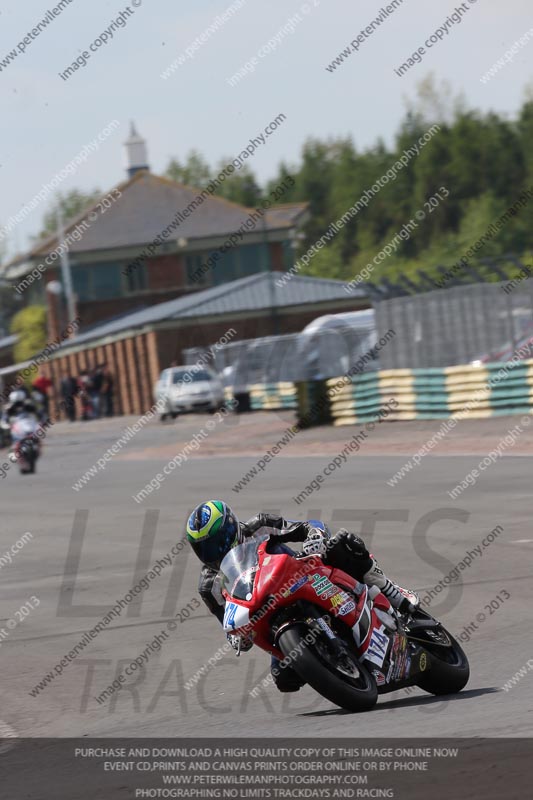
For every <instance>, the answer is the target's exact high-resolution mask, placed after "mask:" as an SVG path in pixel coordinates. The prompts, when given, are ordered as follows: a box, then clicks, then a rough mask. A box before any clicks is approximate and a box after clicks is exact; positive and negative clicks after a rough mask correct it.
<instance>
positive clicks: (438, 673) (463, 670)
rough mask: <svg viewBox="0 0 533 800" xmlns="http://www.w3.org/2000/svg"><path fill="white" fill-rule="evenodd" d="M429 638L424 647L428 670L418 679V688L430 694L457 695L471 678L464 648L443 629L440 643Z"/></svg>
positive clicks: (440, 633) (440, 634)
mask: <svg viewBox="0 0 533 800" xmlns="http://www.w3.org/2000/svg"><path fill="white" fill-rule="evenodd" d="M427 638H428V641H425V642H424V643H423V647H424V650H425V651H426V653H427V656H428V660H429V664H428V669H427V670H426V671H425V672H423V673H422V675H421V676H420V678H419V679H418V681H417V686H419V687H420V688H421V689H423V690H424V691H425V692H429V693H430V694H435V695H444V694H457V692H460V691H461V689H464V687H465V686H466V684H467V683H468V679H469V677H470V666H469V664H468V659H467V657H466V655H465V652H464V650H463V648H462V647H461V645H460V644H459V642H457V641H456V639H454V638H453V636H452V635H451V633H448V631H447V630H445V629H444V628H442V627H441V628H440V629H439V638H440V640H441V641H440V642H439V641H438V640H437V639H435V640H434V641H431V640H429V637H427Z"/></svg>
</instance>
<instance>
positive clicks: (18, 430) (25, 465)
mask: <svg viewBox="0 0 533 800" xmlns="http://www.w3.org/2000/svg"><path fill="white" fill-rule="evenodd" d="M39 432H40V425H39V422H38V421H37V419H36V418H35V417H34V416H33V415H32V414H20V415H19V416H17V417H15V419H14V420H13V423H12V425H11V438H12V441H13V449H12V451H11V454H10V458H11V460H12V461H16V462H17V463H18V465H19V470H20V472H21V474H22V475H27V474H32V473H34V472H35V465H36V463H37V459H38V458H39V456H40V454H41V442H40V439H39V438H38V434H39Z"/></svg>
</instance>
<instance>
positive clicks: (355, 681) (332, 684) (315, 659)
mask: <svg viewBox="0 0 533 800" xmlns="http://www.w3.org/2000/svg"><path fill="white" fill-rule="evenodd" d="M278 644H279V648H280V650H281V652H282V653H283V655H284V656H285V658H286V659H287V661H288V662H289V666H290V667H291V668H292V669H293V670H294V671H295V672H297V673H298V675H299V676H300V678H302V680H304V681H305V682H306V683H308V684H309V686H311V687H312V688H313V689H314V690H315V691H316V692H318V694H320V695H322V697H325V698H326V700H329V701H330V702H332V703H335V705H337V706H340V708H345V709H346V710H347V711H369V710H370V709H371V708H373V707H374V706H375V705H376V703H377V699H378V690H377V686H376V682H375V680H374V678H373V676H372V675H371V674H370V673H369V672H368V670H367V669H365V667H364V666H363V665H362V664H361V663H360V662H359V661H358V659H357V658H356V656H355V655H352V654H351V653H350V652H349V651H346V654H345V656H343V657H342V658H339V656H338V654H337V652H336V651H335V650H334V648H333V647H332V645H331V641H330V640H329V639H328V637H327V636H326V634H320V635H318V636H316V633H315V631H312V630H311V628H309V627H308V626H307V625H306V624H305V623H303V622H301V623H295V624H294V625H291V626H290V627H289V628H286V629H285V630H284V631H282V633H281V634H280V636H279V640H278Z"/></svg>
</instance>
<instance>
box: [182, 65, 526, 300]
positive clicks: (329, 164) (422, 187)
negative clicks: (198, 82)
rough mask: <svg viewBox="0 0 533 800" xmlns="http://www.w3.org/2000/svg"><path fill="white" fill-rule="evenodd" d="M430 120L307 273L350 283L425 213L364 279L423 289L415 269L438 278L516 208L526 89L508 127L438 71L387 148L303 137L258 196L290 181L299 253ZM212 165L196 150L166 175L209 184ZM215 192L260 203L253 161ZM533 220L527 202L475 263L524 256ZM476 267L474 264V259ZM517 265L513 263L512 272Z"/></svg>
mask: <svg viewBox="0 0 533 800" xmlns="http://www.w3.org/2000/svg"><path fill="white" fill-rule="evenodd" d="M434 124H438V125H439V126H440V130H439V131H438V132H437V133H435V134H434V135H433V137H432V138H431V140H430V141H429V142H428V143H426V144H425V145H424V146H423V147H422V148H421V149H420V152H419V155H415V156H414V157H412V158H411V159H410V160H409V163H408V164H407V166H405V167H404V168H403V169H401V170H400V171H398V172H397V175H396V178H395V179H393V180H390V181H389V183H387V185H385V186H383V187H382V188H381V189H380V191H379V192H378V193H377V194H375V195H374V196H373V197H372V198H371V199H370V201H369V203H368V206H367V207H366V208H363V209H361V210H360V211H359V213H358V214H357V215H356V216H355V217H353V218H352V219H351V220H350V221H348V222H347V224H345V225H344V226H343V227H342V229H340V230H339V232H338V233H337V234H335V236H334V238H333V239H331V240H330V242H329V243H328V244H327V246H326V247H324V248H323V249H317V251H316V254H315V255H314V256H313V257H312V258H311V260H310V262H309V264H308V266H307V267H306V268H305V270H302V271H304V272H306V273H308V274H312V275H316V276H320V277H325V278H338V279H342V280H351V279H352V278H353V277H355V275H357V274H359V272H360V271H361V270H362V269H363V268H364V267H365V266H367V265H368V264H370V263H372V261H373V259H374V257H375V256H376V255H377V254H378V253H379V252H380V251H381V250H382V248H383V247H384V246H385V245H387V244H389V243H390V242H391V241H392V240H393V238H394V237H395V236H396V234H397V233H398V232H399V231H400V230H401V229H402V228H403V226H404V225H406V223H408V222H409V221H410V220H411V219H416V213H417V212H419V211H420V210H423V211H424V212H425V214H426V216H425V219H423V221H421V222H419V225H418V227H417V228H416V229H415V230H414V231H413V232H412V234H411V236H410V238H409V239H408V240H407V241H402V242H401V244H400V246H398V247H397V249H396V250H395V251H394V252H393V253H392V254H391V255H388V256H387V257H386V258H384V259H383V260H382V261H381V262H380V263H379V264H378V265H373V268H372V278H371V282H373V283H377V284H379V283H380V282H381V281H384V280H393V281H395V280H398V279H400V278H402V277H406V278H408V279H410V280H411V281H412V282H414V283H417V284H418V283H420V282H421V281H422V282H423V281H424V278H423V276H421V274H420V271H421V270H422V271H423V272H424V273H425V274H426V275H428V276H429V280H431V279H433V278H438V277H439V271H438V268H439V267H443V268H447V267H450V266H452V265H453V264H454V263H455V262H456V261H458V260H459V259H460V258H461V257H462V256H463V254H464V253H465V252H466V251H467V250H469V249H470V248H471V247H472V246H473V245H474V244H475V243H476V242H477V241H478V240H479V239H480V237H481V236H483V234H485V233H487V231H488V229H489V226H490V225H491V224H492V223H494V222H495V221H496V220H498V219H499V217H500V216H501V215H502V214H504V213H505V212H506V211H507V209H508V208H509V207H510V206H512V205H513V204H514V203H515V202H516V201H517V200H518V198H519V197H520V195H521V193H522V192H523V191H524V189H530V188H531V187H533V84H532V86H531V89H530V91H529V94H527V95H526V99H525V102H524V104H523V106H522V108H521V110H520V112H519V113H518V115H517V118H516V119H515V120H511V119H508V118H507V117H506V116H503V115H499V114H497V113H495V112H493V111H491V112H488V113H481V112H479V111H474V110H472V109H469V108H468V107H467V106H466V103H465V101H464V98H463V97H462V96H457V97H454V96H453V94H452V91H451V89H450V87H449V86H448V85H446V84H441V85H437V82H436V80H435V78H434V77H433V75H429V76H428V77H427V78H425V79H424V80H423V81H421V82H420V84H419V86H418V88H417V91H416V98H415V99H414V100H411V101H408V110H407V113H406V115H405V118H404V119H403V121H402V123H401V125H400V126H399V129H398V131H397V134H396V136H395V138H394V142H393V144H392V146H389V147H387V146H386V145H385V144H384V143H383V142H381V141H378V142H376V144H375V145H374V146H373V147H371V148H369V149H367V150H366V151H358V150H357V148H356V146H355V144H354V142H353V141H352V140H351V139H350V138H336V139H327V140H325V141H322V140H319V139H316V138H310V139H309V140H308V141H306V142H305V144H304V146H303V148H302V153H301V157H300V161H299V163H297V164H292V165H289V164H287V163H285V162H282V163H281V164H280V165H279V167H278V171H277V174H276V175H275V176H274V177H273V178H272V180H271V181H269V182H268V183H267V185H266V187H265V193H268V192H270V191H272V190H273V189H274V188H275V187H276V186H277V185H278V184H279V183H280V182H282V181H283V179H284V178H285V177H286V176H287V175H292V177H293V178H294V181H295V183H294V186H293V187H292V188H291V189H289V190H288V191H287V192H285V194H284V196H283V198H282V200H281V201H280V202H282V203H291V202H307V203H308V204H309V211H310V215H309V221H308V223H307V224H306V226H305V230H304V234H305V235H304V237H303V240H302V241H301V243H300V247H299V249H298V251H297V252H296V257H298V256H299V255H302V254H303V253H305V252H306V251H307V250H308V249H309V248H310V247H311V246H312V245H313V244H315V243H316V242H317V240H318V239H320V237H321V236H322V235H323V234H324V233H325V232H326V231H327V230H328V228H329V226H330V225H331V223H332V222H335V221H337V220H338V219H340V218H341V217H342V216H343V214H345V213H346V211H347V210H348V209H349V208H350V207H352V206H353V205H354V204H355V203H357V201H358V200H359V198H360V197H361V196H362V195H363V194H364V192H365V191H366V190H367V189H369V188H370V187H372V185H373V184H375V182H376V181H377V180H378V179H380V178H381V177H382V176H383V175H385V174H386V172H387V170H389V169H390V168H391V167H392V165H393V164H395V162H397V160H398V158H399V157H400V156H401V155H402V153H403V152H404V151H406V150H409V149H410V148H412V147H413V145H417V143H418V141H419V139H420V138H421V137H422V136H423V135H424V134H425V133H426V131H428V130H429V128H431V126H432V125H434ZM229 161H230V159H227V160H225V161H224V163H223V164H221V165H220V166H221V167H223V166H224V164H226V163H229ZM219 169H220V168H218V169H217V170H213V171H211V170H210V168H209V166H208V165H207V163H206V162H205V161H203V159H202V158H201V157H200V156H199V155H198V154H197V153H194V151H193V152H192V153H191V154H189V156H188V158H187V160H186V162H185V165H184V166H183V167H181V166H180V165H179V164H178V163H177V162H175V161H174V162H171V164H170V165H169V168H168V170H167V175H169V177H172V178H174V179H175V180H180V181H183V182H189V183H192V184H193V185H197V186H205V185H206V184H207V183H208V181H209V178H210V176H212V175H215V174H217V172H218V171H219ZM441 187H445V188H446V189H447V190H448V191H449V196H448V197H447V198H446V199H445V200H443V201H441V202H440V204H439V206H438V207H437V208H435V209H433V210H432V211H431V213H430V212H429V211H428V208H427V207H426V206H425V203H426V202H427V201H428V200H429V199H430V198H431V197H433V196H434V195H435V194H436V192H439V191H441ZM532 190H533V189H532ZM218 193H219V194H220V195H221V196H223V197H226V198H227V199H229V200H233V201H234V202H237V203H241V204H243V205H246V206H254V205H256V204H257V202H258V200H259V199H260V197H261V189H260V187H259V186H258V184H257V182H256V180H255V178H254V175H253V172H252V171H251V169H250V168H249V167H248V165H247V166H246V168H245V169H243V170H241V171H240V172H239V173H235V174H234V175H233V176H232V178H231V179H227V180H226V181H225V182H224V184H222V186H221V187H219V189H218ZM444 193H445V192H444ZM441 194H443V192H442V191H441ZM532 215H533V200H531V201H530V204H529V205H528V206H525V207H523V208H522V209H521V210H520V211H519V212H518V213H517V214H516V215H515V216H513V218H512V219H511V220H510V221H509V222H507V223H506V225H505V226H504V227H503V228H502V229H501V231H500V232H499V233H498V234H497V235H496V236H494V238H492V239H491V240H490V241H487V242H486V243H485V244H484V246H483V248H482V249H481V250H480V251H479V253H478V256H477V258H479V259H483V258H485V257H491V256H497V257H502V256H504V255H506V254H509V253H515V254H516V255H518V256H524V255H525V254H526V253H528V252H530V251H531V249H532V248H533V225H531V222H530V220H531V217H532ZM472 264H473V266H474V267H476V262H472ZM476 268H477V267H476ZM479 269H480V270H481V271H482V272H483V274H484V275H485V277H488V278H491V277H492V278H493V279H494V280H496V279H498V276H496V275H495V274H494V275H492V276H491V275H490V274H489V273H487V269H486V268H484V267H482V266H481V267H479ZM513 269H514V267H513V265H512V263H510V264H509V270H510V271H511V272H512V270H513ZM513 274H514V273H513Z"/></svg>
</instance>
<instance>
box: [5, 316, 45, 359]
mask: <svg viewBox="0 0 533 800" xmlns="http://www.w3.org/2000/svg"><path fill="white" fill-rule="evenodd" d="M11 333H13V334H17V335H18V337H19V340H18V342H17V344H16V345H15V350H14V355H15V361H16V362H19V361H27V360H28V359H30V358H32V357H33V356H35V355H37V353H39V352H40V351H41V350H42V349H43V347H44V346H45V345H46V309H45V308H44V306H26V308H23V309H22V311H19V312H18V313H17V314H15V316H14V317H13V319H12V320H11Z"/></svg>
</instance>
